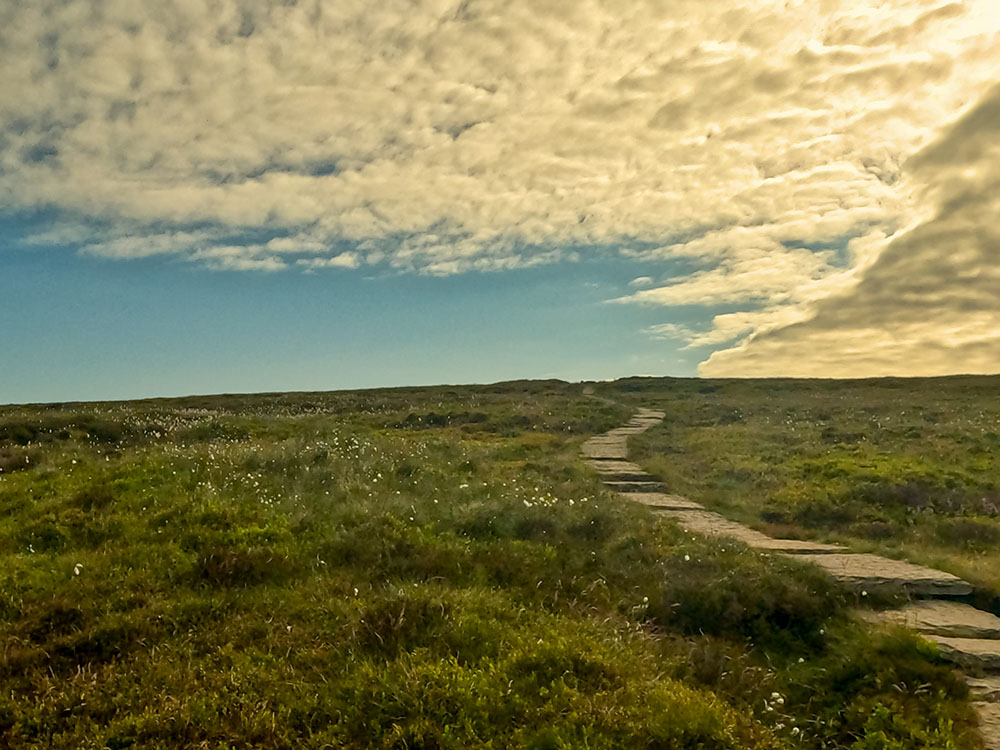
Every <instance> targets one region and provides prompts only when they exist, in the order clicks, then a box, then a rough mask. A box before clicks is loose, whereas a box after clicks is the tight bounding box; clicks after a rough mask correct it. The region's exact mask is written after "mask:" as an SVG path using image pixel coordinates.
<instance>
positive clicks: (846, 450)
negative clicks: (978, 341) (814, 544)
mask: <svg viewBox="0 0 1000 750" xmlns="http://www.w3.org/2000/svg"><path fill="white" fill-rule="evenodd" d="M625 385H626V387H628V384H625ZM619 387H620V386H619ZM631 387H632V388H641V390H632V391H625V392H623V393H622V394H621V396H622V398H623V399H624V400H626V401H634V402H642V403H643V404H651V405H658V406H660V407H662V408H663V409H665V410H666V412H667V419H666V420H665V422H664V423H663V424H662V425H661V426H658V427H657V428H655V429H653V430H651V431H649V432H648V433H647V434H645V435H643V436H641V437H639V438H637V439H636V440H634V441H633V443H632V446H633V449H634V451H635V455H636V456H637V457H639V458H640V461H641V463H643V465H644V466H646V467H647V468H648V469H649V470H650V471H653V472H655V473H657V474H659V475H660V476H662V477H663V478H664V479H665V480H667V481H668V482H669V484H671V486H673V487H674V488H675V489H676V490H677V491H678V492H680V493H681V494H685V495H688V496H690V497H691V498H692V499H695V500H698V501H701V502H704V503H705V504H706V505H708V506H710V507H712V508H716V509H719V510H721V511H724V512H725V513H726V514H728V515H730V516H732V517H734V518H736V519H738V520H741V521H743V522H746V523H749V524H750V525H753V526H756V527H758V528H761V529H763V530H764V531H767V532H770V533H773V534H781V535H790V536H796V537H805V538H817V539H824V540H828V541H833V542H840V543H844V544H847V545H849V546H851V547H852V548H854V549H856V550H865V551H875V552H880V553H882V554H887V555H890V556H893V557H902V558H906V559H910V560H913V561H916V562H922V563H925V564H927V565H931V566H933V567H938V568H941V569H944V570H947V571H949V572H952V573H955V574H956V575H959V576H962V577H963V578H966V579H968V580H970V581H972V582H973V583H975V584H977V585H978V586H979V587H980V588H981V589H982V596H983V601H984V603H990V600H991V599H992V600H993V602H992V607H993V608H994V609H996V608H997V606H998V604H1000V602H997V601H996V600H995V596H996V594H997V593H1000V464H998V463H997V462H996V461H995V460H994V458H993V457H994V455H995V453H996V451H997V449H998V448H1000V403H998V402H997V400H996V398H995V395H996V393H997V390H998V388H1000V379H998V378H994V377H957V378H940V379H915V380H900V379H884V380H871V381H847V382H845V381H839V382H824V381H732V380H730V381H722V380H720V381H653V380H651V381H631ZM607 390H613V387H610V388H608V389H607Z"/></svg>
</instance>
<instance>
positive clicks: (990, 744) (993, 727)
mask: <svg viewBox="0 0 1000 750" xmlns="http://www.w3.org/2000/svg"><path fill="white" fill-rule="evenodd" d="M972 707H973V708H974V709H976V714H977V715H978V716H979V731H980V732H981V733H982V735H983V750H1000V703H986V702H978V703H973V704H972Z"/></svg>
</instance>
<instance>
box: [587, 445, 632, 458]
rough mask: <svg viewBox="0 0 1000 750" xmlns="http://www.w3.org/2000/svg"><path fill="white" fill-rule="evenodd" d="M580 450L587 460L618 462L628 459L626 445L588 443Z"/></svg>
mask: <svg viewBox="0 0 1000 750" xmlns="http://www.w3.org/2000/svg"><path fill="white" fill-rule="evenodd" d="M580 450H581V452H582V453H583V455H584V456H586V457H587V458H597V459H601V458H604V459H614V460H616V461H620V460H624V459H626V458H628V449H627V448H626V447H625V445H624V444H622V445H618V444H616V443H591V442H589V441H588V442H586V443H584V444H583V446H582V447H581V449H580Z"/></svg>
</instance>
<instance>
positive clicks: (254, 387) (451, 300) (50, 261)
mask: <svg viewBox="0 0 1000 750" xmlns="http://www.w3.org/2000/svg"><path fill="white" fill-rule="evenodd" d="M0 230H2V232H3V235H4V239H0V318H2V319H3V320H5V321H8V323H9V324H8V325H7V326H5V328H6V331H5V334H4V342H3V345H4V350H5V356H4V365H5V366H4V367H3V368H2V369H0V402H3V403H26V402H40V401H45V402H47V401H62V400H76V399H81V400H91V399H113V398H140V397H145V396H163V395H182V394H191V393H215V392H257V391H275V390H281V391H283V390H326V389H339V388H364V387H376V386H392V385H409V384H435V383H470V382H474V383H488V382H495V381H498V380H504V379H515V378H545V377H558V378H563V379H568V380H583V379H599V378H610V377H621V376H625V375H630V374H637V373H644V374H649V373H655V374H661V375H679V376H690V375H694V374H695V371H696V365H697V358H696V356H694V355H693V353H692V352H684V351H679V349H680V347H681V344H680V343H679V342H676V341H664V340H661V339H657V338H654V337H652V336H650V335H648V334H646V333H643V331H644V329H646V328H647V327H649V326H652V325H655V324H657V323H660V322H662V320H663V319H664V314H663V311H662V310H661V309H659V308H656V307H643V306H629V305H617V304H609V303H608V302H607V300H609V299H612V298H614V297H618V296H621V295H622V294H625V293H627V292H628V291H629V287H628V282H629V281H631V280H632V279H633V278H634V275H635V273H636V265H635V264H634V263H632V262H626V261H621V260H618V261H614V260H610V261H597V260H587V261H584V262H576V263H557V264H553V265H549V266H545V267H542V268H530V269H521V270H511V271H506V272H503V273H500V272H485V273H483V272H473V273H469V274H463V275H458V276H447V277H428V276H420V275H414V274H402V273H390V272H384V271H383V272H376V273H371V272H368V271H365V270H361V269H354V270H351V269H347V270H343V269H329V270H321V271H319V272H316V273H311V274H305V273H301V272H293V273H277V274H275V273H270V274H249V275H248V274H246V273H244V272H238V271H229V272H218V271H215V272H209V271H205V270H204V269H202V268H199V267H197V266H194V265H191V264H190V263H184V262H181V261H178V260H177V259H176V258H166V259H164V258H149V259H141V260H134V261H130V262H128V263H122V262H120V261H116V260H108V259H96V258H91V257H80V256H78V255H75V254H74V253H73V252H72V250H68V249H67V248H65V247H37V246H35V247H29V248H25V247H20V246H18V245H17V244H16V243H13V242H11V239H10V238H11V237H15V238H16V237H18V236H23V234H24V233H25V227H23V226H21V225H20V223H19V222H16V221H12V220H11V219H9V218H8V219H7V220H6V221H4V222H3V223H2V224H0ZM5 243H7V244H5ZM692 312H693V314H695V315H700V311H692Z"/></svg>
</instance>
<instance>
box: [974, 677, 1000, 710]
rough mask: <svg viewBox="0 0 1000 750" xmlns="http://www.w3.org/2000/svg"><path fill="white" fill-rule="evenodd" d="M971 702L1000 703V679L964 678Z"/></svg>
mask: <svg viewBox="0 0 1000 750" xmlns="http://www.w3.org/2000/svg"><path fill="white" fill-rule="evenodd" d="M965 681H966V682H967V683H968V685H969V692H970V693H971V695H972V698H973V700H977V701H984V702H986V703H1000V677H993V676H991V677H966V678H965Z"/></svg>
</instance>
